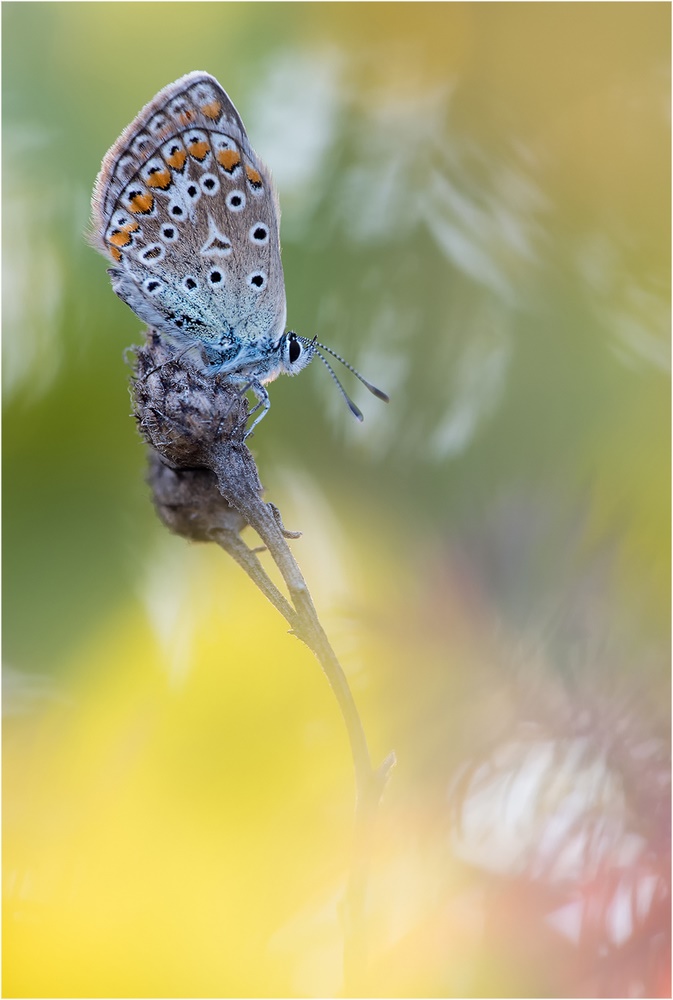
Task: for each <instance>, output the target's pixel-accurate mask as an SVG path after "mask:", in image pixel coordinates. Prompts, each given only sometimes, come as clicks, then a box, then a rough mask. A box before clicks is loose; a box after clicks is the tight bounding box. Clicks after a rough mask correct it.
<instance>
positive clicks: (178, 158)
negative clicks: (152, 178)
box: [165, 149, 187, 170]
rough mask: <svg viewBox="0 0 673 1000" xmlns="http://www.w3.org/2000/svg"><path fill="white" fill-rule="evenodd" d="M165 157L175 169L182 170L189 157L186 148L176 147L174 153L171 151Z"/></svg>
mask: <svg viewBox="0 0 673 1000" xmlns="http://www.w3.org/2000/svg"><path fill="white" fill-rule="evenodd" d="M165 159H166V163H167V164H168V166H169V167H173V169H174V170H182V168H183V167H184V165H185V160H186V159H187V153H186V151H185V150H184V149H176V151H175V152H174V153H171V155H170V156H167V157H166V158H165Z"/></svg>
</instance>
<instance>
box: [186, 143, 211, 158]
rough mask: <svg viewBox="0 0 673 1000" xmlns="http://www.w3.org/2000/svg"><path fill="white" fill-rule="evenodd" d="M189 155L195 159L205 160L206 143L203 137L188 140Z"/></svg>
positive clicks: (206, 153)
mask: <svg viewBox="0 0 673 1000" xmlns="http://www.w3.org/2000/svg"><path fill="white" fill-rule="evenodd" d="M187 148H188V149H189V153H190V156H193V157H194V159H195V160H205V158H206V156H207V155H208V148H209V147H208V143H207V142H206V141H205V139H201V140H199V141H197V142H190V144H189V146H188V147H187Z"/></svg>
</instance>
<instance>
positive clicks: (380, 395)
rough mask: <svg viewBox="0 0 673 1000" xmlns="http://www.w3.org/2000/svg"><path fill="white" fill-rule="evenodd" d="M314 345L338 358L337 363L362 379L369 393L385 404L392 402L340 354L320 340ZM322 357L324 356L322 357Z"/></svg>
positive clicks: (315, 341)
mask: <svg viewBox="0 0 673 1000" xmlns="http://www.w3.org/2000/svg"><path fill="white" fill-rule="evenodd" d="M312 343H313V346H314V347H319V348H320V349H321V350H323V351H327V353H328V354H331V355H332V357H333V358H336V359H337V361H340V362H341V364H342V365H343V366H344V367H345V368H347V369H348V371H349V372H353V375H355V377H356V378H358V379H360V381H361V382H362V384H363V385H366V386H367V388H368V389H369V391H370V392H371V393H373V394H374V395H375V396H377V397H378V399H382V400H383V402H384V403H389V402H390V397H389V396H387V395H386V394H385V392H383V390H381V389H377V388H376V386H375V385H372V384H371V382H368V381H367V379H366V378H364V377H363V376H362V375H361V374H360V372H359V371H357V369H355V368H353V366H352V365H349V364H348V362H347V361H344V359H343V358H342V357H341V355H340V354H337V353H336V351H333V350H332V348H331V347H326V346H325V345H324V344H321V343H320V342H319V341H318V340H313V342H312ZM321 356H322V355H321ZM323 361H325V359H324V358H323ZM325 364H326V365H327V362H326V361H325ZM327 367H328V368H329V365H327ZM330 371H332V369H331V368H330ZM332 374H333V375H334V372H332ZM334 378H336V375H334ZM338 381H339V380H338V379H337V382H338ZM344 395H345V394H344Z"/></svg>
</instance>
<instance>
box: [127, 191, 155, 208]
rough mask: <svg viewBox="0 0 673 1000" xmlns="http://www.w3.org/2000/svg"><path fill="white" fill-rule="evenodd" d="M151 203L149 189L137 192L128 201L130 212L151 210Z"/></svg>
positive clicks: (151, 197) (151, 198)
mask: <svg viewBox="0 0 673 1000" xmlns="http://www.w3.org/2000/svg"><path fill="white" fill-rule="evenodd" d="M153 205H154V196H153V195H151V194H150V193H149V191H145V192H144V194H137V195H136V196H135V198H131V201H130V202H129V208H130V209H131V211H132V212H151V211H152V206H153Z"/></svg>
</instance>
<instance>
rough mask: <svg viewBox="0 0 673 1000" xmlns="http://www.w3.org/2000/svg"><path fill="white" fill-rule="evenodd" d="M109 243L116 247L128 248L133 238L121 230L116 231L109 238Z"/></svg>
mask: <svg viewBox="0 0 673 1000" xmlns="http://www.w3.org/2000/svg"><path fill="white" fill-rule="evenodd" d="M108 242H109V243H112V245H113V246H115V247H127V246H128V245H129V243H130V242H131V237H130V236H129V234H128V233H127V232H123V231H122V230H121V229H115V231H114V233H112V235H111V236H108Z"/></svg>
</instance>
